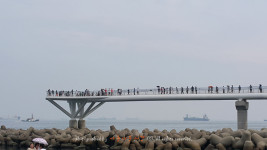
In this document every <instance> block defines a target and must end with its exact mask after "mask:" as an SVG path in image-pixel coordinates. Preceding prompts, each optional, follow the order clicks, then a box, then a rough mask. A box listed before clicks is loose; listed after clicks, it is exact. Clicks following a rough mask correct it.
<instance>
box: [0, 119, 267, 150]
mask: <svg viewBox="0 0 267 150" xmlns="http://www.w3.org/2000/svg"><path fill="white" fill-rule="evenodd" d="M68 124H69V121H68V120H57V121H55V120H41V121H39V122H21V121H19V120H0V125H5V126H6V127H7V128H14V129H28V128H30V127H34V128H35V129H44V128H47V129H50V128H58V129H66V128H67V127H68ZM111 125H114V126H115V127H116V128H117V129H119V130H121V129H125V128H128V129H130V130H131V129H137V130H139V132H142V130H143V129H145V128H148V129H149V130H152V131H153V130H154V129H158V130H161V131H162V130H164V129H166V130H168V131H170V130H172V129H175V130H176V131H177V132H179V131H180V130H184V129H186V128H191V129H192V128H194V129H198V130H202V129H203V130H206V131H216V130H218V129H222V128H232V129H233V130H237V123H236V121H150V120H86V126H87V128H89V129H91V130H97V129H101V130H109V128H110V126H111ZM248 128H249V129H256V130H260V129H262V128H267V122H264V121H250V122H248ZM0 150H26V149H25V148H16V147H8V148H7V147H1V146H0Z"/></svg>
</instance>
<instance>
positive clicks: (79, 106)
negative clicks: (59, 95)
mask: <svg viewBox="0 0 267 150" xmlns="http://www.w3.org/2000/svg"><path fill="white" fill-rule="evenodd" d="M48 101H49V102H50V103H52V104H53V105H54V106H56V107H57V108H58V109H59V110H61V111H62V112H63V113H64V114H66V115H67V116H68V117H70V119H71V120H70V122H69V127H70V128H80V129H81V128H85V120H83V119H84V118H85V117H87V116H88V115H90V114H91V113H92V112H94V111H95V110H96V109H97V108H99V107H100V106H102V105H103V104H104V103H105V102H90V101H86V100H83V101H78V100H77V101H73V100H67V102H68V103H69V108H70V111H67V110H66V109H65V108H63V107H62V106H60V105H59V104H58V103H57V102H56V101H55V100H48ZM88 103H89V106H88V107H87V108H86V107H85V106H86V104H88ZM77 120H78V122H77Z"/></svg>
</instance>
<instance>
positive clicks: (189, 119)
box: [184, 114, 210, 121]
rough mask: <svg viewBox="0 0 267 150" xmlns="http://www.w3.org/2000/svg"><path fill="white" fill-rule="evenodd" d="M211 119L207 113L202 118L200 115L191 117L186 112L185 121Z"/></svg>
mask: <svg viewBox="0 0 267 150" xmlns="http://www.w3.org/2000/svg"><path fill="white" fill-rule="evenodd" d="M209 120H210V119H209V118H208V116H207V115H206V114H205V115H203V117H202V118H198V117H189V116H188V114H186V117H184V121H209Z"/></svg>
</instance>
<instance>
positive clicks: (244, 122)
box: [235, 99, 249, 130]
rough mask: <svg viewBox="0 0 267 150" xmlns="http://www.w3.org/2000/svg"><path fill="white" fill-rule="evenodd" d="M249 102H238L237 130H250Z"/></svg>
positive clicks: (236, 105)
mask: <svg viewBox="0 0 267 150" xmlns="http://www.w3.org/2000/svg"><path fill="white" fill-rule="evenodd" d="M248 104H249V103H248V102H247V101H246V100H244V99H242V100H239V101H236V102H235V107H236V110H237V129H245V130H246V129H247V128H248V115H247V114H248V113H247V111H248Z"/></svg>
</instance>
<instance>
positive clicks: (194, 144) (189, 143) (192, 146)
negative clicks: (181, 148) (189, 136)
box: [183, 140, 201, 150]
mask: <svg viewBox="0 0 267 150" xmlns="http://www.w3.org/2000/svg"><path fill="white" fill-rule="evenodd" d="M183 143H184V145H185V146H186V147H187V148H190V149H192V150H201V147H200V145H199V143H198V142H196V141H195V140H191V141H186V140H185V141H183Z"/></svg>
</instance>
